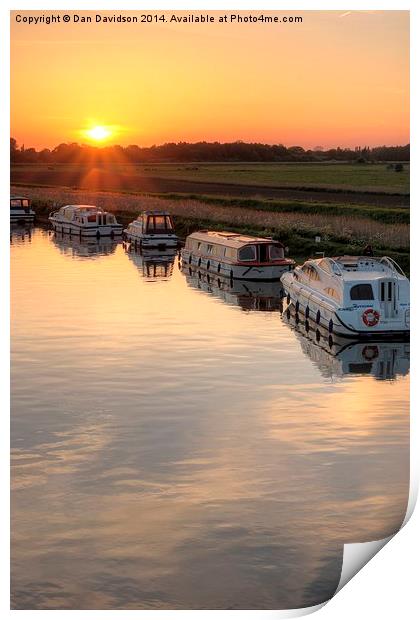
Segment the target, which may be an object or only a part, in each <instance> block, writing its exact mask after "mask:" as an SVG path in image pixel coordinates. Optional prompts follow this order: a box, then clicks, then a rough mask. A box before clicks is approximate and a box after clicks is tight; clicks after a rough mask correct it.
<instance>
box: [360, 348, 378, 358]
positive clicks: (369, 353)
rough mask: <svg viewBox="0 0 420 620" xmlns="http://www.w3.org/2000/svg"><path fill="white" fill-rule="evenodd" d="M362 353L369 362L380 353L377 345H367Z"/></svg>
mask: <svg viewBox="0 0 420 620" xmlns="http://www.w3.org/2000/svg"><path fill="white" fill-rule="evenodd" d="M362 355H363V357H364V358H365V360H366V361H367V362H371V361H372V360H374V359H376V358H377V357H378V355H379V349H378V347H377V346H376V345H366V346H365V347H364V348H363V351H362Z"/></svg>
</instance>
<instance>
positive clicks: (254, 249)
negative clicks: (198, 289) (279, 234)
mask: <svg viewBox="0 0 420 620" xmlns="http://www.w3.org/2000/svg"><path fill="white" fill-rule="evenodd" d="M181 255H182V260H183V264H185V265H187V266H188V265H191V266H193V267H198V268H199V269H202V270H205V271H208V272H210V273H214V274H217V275H219V274H220V275H221V276H224V277H228V278H231V279H241V280H278V279H279V278H280V276H281V274H282V273H284V272H285V271H289V270H290V269H292V268H293V266H294V264H295V263H294V261H293V260H291V259H290V258H285V255H284V246H283V244H282V243H280V242H279V241H274V240H273V239H266V238H262V237H251V236H247V235H241V234H239V233H233V232H218V231H207V230H201V231H198V232H195V233H192V234H191V235H189V236H188V237H187V239H186V242H185V247H184V248H183V249H182V252H181Z"/></svg>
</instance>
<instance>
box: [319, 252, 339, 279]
mask: <svg viewBox="0 0 420 620" xmlns="http://www.w3.org/2000/svg"><path fill="white" fill-rule="evenodd" d="M328 261H329V263H330V264H331V268H332V272H333V273H335V274H336V275H338V276H341V275H342V273H343V269H342V267H341V266H340V265H339V264H338V263H337V261H335V260H334V259H333V258H330V257H328ZM321 269H322V267H321Z"/></svg>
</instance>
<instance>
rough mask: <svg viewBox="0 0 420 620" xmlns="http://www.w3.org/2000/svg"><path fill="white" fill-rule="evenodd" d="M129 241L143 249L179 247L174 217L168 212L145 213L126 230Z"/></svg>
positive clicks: (125, 233) (125, 234)
mask: <svg viewBox="0 0 420 620" xmlns="http://www.w3.org/2000/svg"><path fill="white" fill-rule="evenodd" d="M124 236H125V238H126V239H127V241H131V242H132V243H134V244H135V245H137V244H138V245H141V246H142V247H167V248H175V247H177V246H178V242H179V239H178V237H177V236H176V234H175V227H174V223H173V220H172V216H171V214H170V213H168V211H143V212H142V213H140V215H139V216H138V218H137V219H136V220H134V221H133V222H131V223H130V224H129V225H128V226H127V228H126V229H125V230H124Z"/></svg>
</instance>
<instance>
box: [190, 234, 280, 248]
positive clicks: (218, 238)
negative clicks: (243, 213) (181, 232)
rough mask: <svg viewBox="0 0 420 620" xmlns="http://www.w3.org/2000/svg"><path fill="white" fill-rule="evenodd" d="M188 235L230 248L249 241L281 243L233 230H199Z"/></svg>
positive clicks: (240, 245) (238, 246)
mask: <svg viewBox="0 0 420 620" xmlns="http://www.w3.org/2000/svg"><path fill="white" fill-rule="evenodd" d="M189 237H191V238H192V239H197V240H198V241H206V242H207V243H219V244H221V245H225V246H228V247H230V248H241V247H243V246H244V245H248V244H250V243H266V244H268V243H273V242H274V243H278V244H279V245H281V244H280V242H279V241H274V240H273V239H271V238H267V237H252V236H250V235H241V234H240V233H234V232H223V231H222V232H220V231H217V230H199V231H197V232H195V233H192V234H191V235H189Z"/></svg>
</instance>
